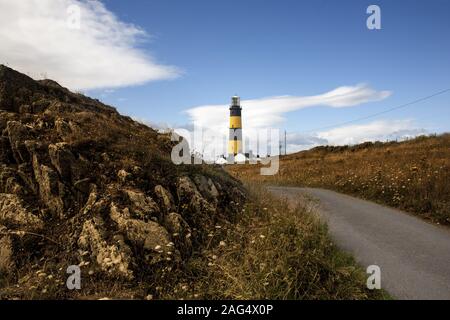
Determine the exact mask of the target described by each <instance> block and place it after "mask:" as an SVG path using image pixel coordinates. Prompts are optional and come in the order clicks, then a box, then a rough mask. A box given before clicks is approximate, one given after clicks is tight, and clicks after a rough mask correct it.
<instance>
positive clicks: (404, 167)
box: [229, 134, 450, 225]
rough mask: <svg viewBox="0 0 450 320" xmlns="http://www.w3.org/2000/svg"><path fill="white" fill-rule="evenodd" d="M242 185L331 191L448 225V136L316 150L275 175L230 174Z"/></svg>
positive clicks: (292, 158) (251, 168)
mask: <svg viewBox="0 0 450 320" xmlns="http://www.w3.org/2000/svg"><path fill="white" fill-rule="evenodd" d="M229 172H231V173H232V174H233V175H235V176H236V177H239V178H240V179H242V180H244V181H258V182H263V183H267V184H277V185H289V186H307V187H319V188H327V189H332V190H336V191H339V192H343V193H347V194H350V195H355V196H358V197H361V198H364V199H369V200H373V201H376V202H379V203H382V204H386V205H388V206H391V207H395V208H399V209H403V210H406V211H408V212H411V213H414V214H416V215H418V216H420V217H422V218H425V219H430V220H432V221H433V222H436V223H440V224H447V225H449V224H450V185H449V181H450V135H449V134H444V135H440V136H429V137H425V136H422V137H418V138H416V139H413V140H409V141H404V142H388V143H381V142H376V143H370V142H369V143H364V144H360V145H356V146H342V147H330V146H327V147H317V148H314V149H311V150H308V151H303V152H299V153H296V154H292V155H288V156H285V157H282V158H281V163H280V171H279V173H278V174H276V175H274V176H261V175H260V174H259V166H255V165H236V166H233V167H230V168H229Z"/></svg>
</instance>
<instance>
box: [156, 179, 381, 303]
mask: <svg viewBox="0 0 450 320" xmlns="http://www.w3.org/2000/svg"><path fill="white" fill-rule="evenodd" d="M249 190H251V197H252V199H251V201H249V203H248V204H247V205H246V207H245V209H244V210H243V212H242V215H241V216H240V217H239V218H238V221H237V223H236V224H230V225H221V226H216V228H215V229H214V230H211V233H210V238H211V241H210V243H209V245H208V246H207V248H206V249H205V250H204V251H203V252H202V253H201V254H199V255H198V256H197V257H195V258H193V259H191V260H190V261H189V263H188V265H187V266H186V269H184V270H183V272H182V273H181V274H180V278H181V279H183V280H181V281H179V282H178V284H177V285H176V287H175V288H173V287H172V289H171V290H169V291H166V293H165V294H164V295H163V296H162V298H169V299H173V298H175V299H180V298H183V299H244V300H246V299H306V300H316V299H332V300H334V299H386V298H389V296H388V295H387V294H386V293H385V292H384V291H380V290H375V291H370V290H368V289H367V288H366V274H365V273H364V271H363V270H362V269H360V267H359V266H358V265H356V263H355V262H354V260H353V259H352V258H351V257H350V256H348V255H346V254H344V253H343V252H341V251H340V250H339V249H337V248H336V246H335V245H334V244H333V243H332V241H331V240H330V238H329V236H328V233H327V228H326V226H325V225H323V224H321V223H320V222H319V220H318V218H317V217H316V215H315V212H314V209H313V207H311V206H308V205H306V206H304V207H303V206H302V207H298V208H294V209H293V208H290V207H289V206H288V203H286V202H285V201H283V200H279V199H275V198H273V197H272V196H271V195H270V194H268V192H267V191H266V190H265V189H264V188H262V187H260V186H257V185H255V184H253V185H250V186H249ZM305 204H307V202H305Z"/></svg>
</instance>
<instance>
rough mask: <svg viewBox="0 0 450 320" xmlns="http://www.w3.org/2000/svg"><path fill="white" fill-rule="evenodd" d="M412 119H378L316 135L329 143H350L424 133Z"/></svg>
mask: <svg viewBox="0 0 450 320" xmlns="http://www.w3.org/2000/svg"><path fill="white" fill-rule="evenodd" d="M425 133H426V130H425V129H422V128H418V127H416V126H415V124H414V121H413V120H378V121H373V122H370V123H367V124H358V125H350V126H345V127H339V128H335V129H331V130H328V131H323V132H319V133H318V134H317V136H318V137H319V138H321V139H325V140H327V141H328V144H329V145H347V144H349V145H352V144H358V143H362V142H366V141H386V140H395V139H398V140H404V139H406V138H411V137H415V136H418V135H421V134H425Z"/></svg>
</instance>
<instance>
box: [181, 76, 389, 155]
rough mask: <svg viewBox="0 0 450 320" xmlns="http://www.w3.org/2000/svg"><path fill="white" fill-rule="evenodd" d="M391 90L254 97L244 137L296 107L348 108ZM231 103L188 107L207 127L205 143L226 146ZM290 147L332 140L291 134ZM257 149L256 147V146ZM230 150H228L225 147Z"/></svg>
mask: <svg viewBox="0 0 450 320" xmlns="http://www.w3.org/2000/svg"><path fill="white" fill-rule="evenodd" d="M390 95H391V92H390V91H377V90H375V89H372V88H370V87H369V86H368V85H365V84H359V85H355V86H343V87H338V88H336V89H334V90H331V91H328V92H325V93H323V94H319V95H315V96H303V97H301V96H279V97H267V98H261V99H253V100H243V101H242V106H243V108H244V110H243V116H242V117H243V126H244V130H243V133H244V138H245V137H246V136H247V137H249V136H252V137H254V136H255V135H256V132H257V131H258V130H259V129H265V128H276V127H277V126H279V125H281V124H282V123H283V122H284V121H285V117H286V116H287V114H288V113H289V112H293V111H296V110H300V109H304V108H310V107H316V106H326V107H330V108H345V107H352V106H357V105H360V104H363V103H367V102H373V101H379V100H383V99H386V98H387V97H389V96H390ZM228 109H229V106H228V105H226V104H223V105H204V106H198V107H193V108H190V109H188V110H186V113H187V114H188V116H189V119H190V121H191V123H192V125H194V126H196V127H198V128H202V129H203V130H206V131H205V132H206V133H205V134H203V143H204V144H206V145H213V147H215V148H217V149H219V150H226V139H217V137H218V136H222V137H226V135H227V134H228V121H229V120H228V119H229V110H228ZM288 140H289V145H288V151H291V152H292V151H298V150H302V149H308V148H311V147H314V146H316V145H323V144H327V143H328V139H326V138H324V137H321V136H318V135H303V134H299V133H290V134H289V139H288ZM253 151H255V150H253ZM224 152H226V151H224Z"/></svg>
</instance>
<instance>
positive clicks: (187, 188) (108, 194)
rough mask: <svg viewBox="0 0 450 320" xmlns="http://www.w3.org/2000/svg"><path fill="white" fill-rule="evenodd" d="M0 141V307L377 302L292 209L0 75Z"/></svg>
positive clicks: (130, 129)
mask: <svg viewBox="0 0 450 320" xmlns="http://www.w3.org/2000/svg"><path fill="white" fill-rule="evenodd" d="M0 133H1V135H0V299H101V298H108V299H219V298H221V299H256V298H259V299H270V298H272V299H379V298H384V297H385V296H384V293H383V292H379V291H375V292H374V291H369V290H368V289H367V288H366V287H365V281H366V279H365V273H364V271H363V270H362V269H360V268H359V267H358V266H357V265H356V264H355V262H354V260H353V259H352V258H351V257H349V256H348V255H345V254H343V253H342V252H341V251H340V250H339V249H338V248H337V247H336V246H335V245H334V244H333V243H332V241H331V240H330V238H329V236H328V233H327V230H326V227H325V226H324V225H322V224H321V223H320V222H319V221H318V220H317V219H316V218H315V214H314V212H313V210H312V209H311V208H310V206H309V205H308V203H307V202H306V201H305V204H304V207H301V208H296V209H295V210H294V209H292V208H289V207H288V205H287V204H286V203H284V202H282V201H279V200H277V199H273V198H271V197H270V195H268V194H267V193H266V192H265V191H263V190H258V188H257V187H254V186H251V185H250V186H249V188H245V187H244V186H243V185H242V183H241V182H240V181H238V180H236V179H234V178H232V177H231V176H230V175H229V174H228V173H226V172H225V171H224V170H223V169H222V168H221V167H219V166H176V165H174V164H173V163H172V162H171V160H170V153H171V150H172V147H173V142H172V141H171V140H170V137H169V136H168V135H165V134H160V133H158V132H156V131H155V130H153V129H151V128H149V127H147V126H145V125H143V124H140V123H137V122H135V121H133V120H132V119H130V118H128V117H125V116H121V115H120V114H119V113H118V112H117V111H116V110H115V109H114V108H113V107H110V106H107V105H104V104H102V103H101V102H100V101H98V100H94V99H91V98H88V97H85V96H83V95H80V94H75V93H72V92H70V91H68V90H67V89H65V88H63V87H61V86H60V85H58V84H57V83H56V82H54V81H51V80H44V81H34V80H32V79H31V78H29V77H27V76H25V75H23V74H20V73H18V72H16V71H14V70H12V69H10V68H7V67H4V66H0ZM71 266H72V267H71ZM73 266H78V267H79V268H80V272H81V274H80V276H81V278H80V280H81V283H80V285H81V289H80V290H69V288H68V287H67V285H66V281H67V280H68V279H69V276H70V275H71V274H72V273H71V272H73V270H74V269H73ZM68 272H69V273H68ZM72 284H73V283H72ZM72 289H73V288H72Z"/></svg>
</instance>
